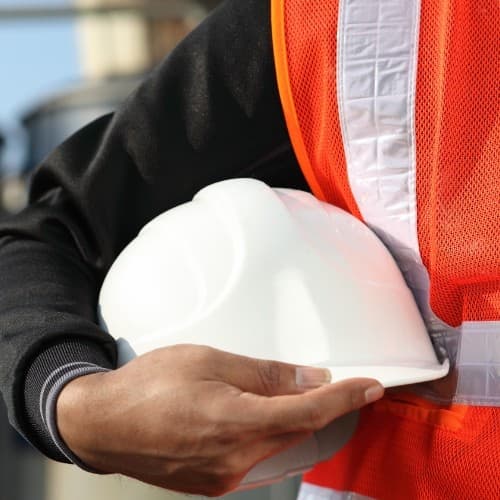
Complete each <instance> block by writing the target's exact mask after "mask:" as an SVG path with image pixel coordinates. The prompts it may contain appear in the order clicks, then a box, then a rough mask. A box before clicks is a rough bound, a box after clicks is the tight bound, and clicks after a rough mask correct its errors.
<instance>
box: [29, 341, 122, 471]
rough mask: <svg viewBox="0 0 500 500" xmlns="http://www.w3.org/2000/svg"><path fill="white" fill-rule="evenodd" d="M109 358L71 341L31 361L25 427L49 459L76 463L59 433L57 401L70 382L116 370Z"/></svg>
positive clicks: (96, 349)
mask: <svg viewBox="0 0 500 500" xmlns="http://www.w3.org/2000/svg"><path fill="white" fill-rule="evenodd" d="M110 358H111V355H109V353H108V352H107V351H106V349H105V348H104V347H103V346H101V345H99V344H97V343H93V342H91V341H89V340H87V339H82V338H69V339H64V340H62V341H61V342H59V343H57V344H54V345H52V346H49V347H47V348H46V349H44V350H42V351H40V352H39V353H38V356H37V357H36V358H35V359H34V360H33V361H32V363H31V366H30V367H29V369H28V371H27V374H26V377H25V380H24V390H23V396H24V408H25V421H24V422H23V427H24V431H25V436H26V438H27V439H28V440H29V441H30V442H31V443H32V444H33V445H34V446H35V447H36V448H38V449H39V450H40V451H42V452H43V453H44V454H45V455H47V456H48V457H50V458H52V459H54V460H57V461H59V462H74V461H75V457H73V455H72V454H71V453H69V452H68V450H66V448H67V447H66V446H65V445H64V444H63V443H62V440H61V438H60V436H59V433H58V432H56V430H57V422H56V412H55V403H56V402H57V397H58V396H59V394H60V392H61V390H62V389H63V387H64V386H65V385H66V384H67V383H68V382H70V381H71V380H73V379H75V378H77V377H80V376H82V375H86V374H90V373H95V372H99V371H107V370H110V369H113V368H114V367H115V364H114V362H113V359H110ZM49 425H50V427H51V428H50V429H49ZM54 437H57V440H58V443H57V444H56V442H55V441H54ZM62 449H64V450H65V451H64V452H63V451H62ZM77 462H78V461H77Z"/></svg>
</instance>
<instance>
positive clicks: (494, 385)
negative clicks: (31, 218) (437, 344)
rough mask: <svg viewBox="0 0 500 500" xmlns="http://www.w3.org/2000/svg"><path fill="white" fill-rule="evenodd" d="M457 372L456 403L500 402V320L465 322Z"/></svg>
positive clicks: (481, 404) (496, 404)
mask: <svg viewBox="0 0 500 500" xmlns="http://www.w3.org/2000/svg"><path fill="white" fill-rule="evenodd" d="M457 372H458V381H457V388H456V391H455V397H454V398H453V400H454V401H455V402H456V403H463V404H471V405H476V406H500V321H482V322H466V323H464V324H463V325H462V328H461V339H460V345H459V349H458V355H457Z"/></svg>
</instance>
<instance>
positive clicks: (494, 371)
mask: <svg viewBox="0 0 500 500" xmlns="http://www.w3.org/2000/svg"><path fill="white" fill-rule="evenodd" d="M271 5H272V32H273V45H274V53H275V64H276V70H277V79H278V87H279V92H280V97H281V100H282V105H283V109H284V114H285V118H286V122H287V126H288V130H289V134H290V137H291V140H292V144H293V147H294V150H295V153H296V156H297V158H298V160H299V163H300V165H301V168H302V170H303V172H304V174H305V176H306V178H307V180H308V182H309V185H310V186H311V188H312V190H313V192H314V193H315V194H316V196H318V197H319V198H321V199H324V200H327V201H329V202H331V203H334V204H336V205H338V206H340V207H342V208H344V209H346V210H348V211H349V212H351V213H353V214H355V215H356V216H358V217H359V218H361V219H363V220H364V221H365V222H366V223H367V224H368V225H369V226H370V227H371V228H372V229H373V230H374V231H376V232H377V234H378V235H379V236H380V237H381V238H382V239H383V240H384V242H385V243H386V245H387V246H388V248H389V249H390V250H391V252H392V253H393V255H394V256H395V258H396V260H397V261H398V263H399V264H400V268H401V269H402V271H403V274H404V276H405V278H406V281H407V283H408V285H409V286H410V288H411V289H412V291H413V292H414V295H415V298H416V299H417V302H418V304H419V307H420V309H421V312H422V315H423V317H424V319H425V321H426V324H427V327H428V329H429V332H430V334H431V336H432V338H433V340H434V342H435V345H436V348H437V349H438V350H440V351H441V352H443V353H446V354H447V355H448V356H449V357H450V358H451V360H452V362H453V363H454V366H455V368H454V370H453V372H452V374H451V375H450V376H449V377H448V378H447V379H445V380H444V381H440V382H439V383H434V384H427V385H424V386H420V387H418V388H415V389H411V390H408V391H405V392H394V393H390V394H388V395H387V396H386V397H385V398H384V399H383V400H381V401H379V402H377V403H375V404H374V405H371V406H370V407H368V408H366V409H364V410H363V411H362V412H361V420H360V424H359V426H358V429H357V432H356V434H355V435H354V436H353V438H352V439H351V440H350V442H349V444H348V445H347V446H346V447H344V448H343V449H342V450H341V451H340V452H339V453H338V454H337V455H335V456H334V457H333V458H332V459H331V460H329V461H327V462H324V463H321V464H319V465H318V466H317V467H316V468H315V469H314V470H313V471H312V472H310V473H308V474H306V476H305V481H306V482H305V484H304V485H303V487H302V490H301V494H300V498H301V499H303V500H315V499H318V500H319V499H321V500H334V499H340V498H349V499H354V498H365V497H368V498H378V499H398V500H400V499H409V498H411V499H454V500H456V499H467V500H470V499H491V500H494V499H497V498H500V216H499V214H500V147H499V144H500V140H499V139H500V113H499V105H500V93H499V88H500V86H499V82H500V45H499V42H500V8H499V4H498V0H335V1H329V0H316V1H315V2H310V1H308V0H272V3H271Z"/></svg>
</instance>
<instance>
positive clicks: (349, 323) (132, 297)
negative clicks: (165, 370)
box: [99, 179, 448, 485]
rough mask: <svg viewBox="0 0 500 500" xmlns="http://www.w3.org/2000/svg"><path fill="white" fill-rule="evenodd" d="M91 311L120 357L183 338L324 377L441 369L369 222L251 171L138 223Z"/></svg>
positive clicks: (268, 474) (320, 447)
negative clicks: (317, 370)
mask: <svg viewBox="0 0 500 500" xmlns="http://www.w3.org/2000/svg"><path fill="white" fill-rule="evenodd" d="M99 313H100V317H101V320H102V324H103V325H104V326H105V328H107V330H108V331H109V332H110V333H111V334H112V335H113V336H114V337H115V338H116V339H117V342H118V357H119V364H123V363H125V362H127V361H129V360H130V359H132V358H133V357H135V356H137V355H140V354H143V353H145V352H148V351H151V350H153V349H155V348H158V347H161V346H167V345H173V344H179V343H193V344H201V345H209V346H211V347H215V348H218V349H222V350H225V351H229V352H233V353H236V354H242V355H245V356H251V357H256V358H263V359H275V360H278V361H284V362H288V363H295V364H300V365H314V366H321V367H327V368H329V369H330V370H331V373H332V380H333V381H334V382H335V381H339V380H343V379H346V378H351V377H370V378H375V379H378V380H379V381H380V382H381V383H382V384H383V385H384V386H385V387H390V386H395V385H403V384H411V383H416V382H422V381H427V380H432V379H436V378H439V377H442V376H444V375H446V373H447V372H448V361H445V362H444V363H443V364H440V363H439V362H438V360H437V358H436V355H435V352H434V349H433V347H432V344H431V341H430V339H429V336H428V334H427V331H426V329H425V325H424V323H423V320H422V319H421V316H420V314H419V311H418V308H417V306H416V304H415V301H414V299H413V296H412V293H411V291H410V290H409V289H408V287H407V286H406V284H405V281H404V279H403V277H402V275H401V273H400V271H399V269H398V267H397V265H396V263H395V262H394V260H393V258H392V256H391V255H390V253H389V252H388V250H387V249H386V247H385V246H384V245H383V244H382V243H381V241H380V240H379V239H378V238H377V237H376V236H375V235H374V233H373V232H372V231H371V230H370V229H369V228H368V227H367V226H365V225H364V224H363V223H362V222H360V221H359V220H358V219H356V218H355V217H353V216H352V215H350V214H348V213H347V212H344V211H343V210H341V209H339V208H337V207H334V206H332V205H329V204H327V203H324V202H321V201H319V200H317V199H316V198H314V197H313V196H312V195H311V194H308V193H305V192H302V191H296V190H290V189H272V188H270V187H268V186H267V185H266V184H264V183H262V182H260V181H256V180H252V179H236V180H230V181H224V182H220V183H217V184H213V185H211V186H208V187H206V188H204V189H202V190H201V191H200V192H199V193H198V194H197V195H196V196H195V197H194V199H193V201H192V202H189V203H185V204H184V205H181V206H178V207H176V208H174V209H172V210H169V211H167V212H166V213H164V214H162V215H160V216H158V217H157V218H155V219H154V220H153V221H151V222H150V223H149V224H147V225H146V226H145V227H144V228H143V229H142V230H141V232H140V233H139V235H138V237H137V238H136V239H135V240H133V241H132V242H131V243H130V244H129V245H128V247H127V248H126V249H125V250H124V251H123V252H122V254H121V255H120V256H119V257H118V259H117V260H116V262H115V263H114V264H113V266H112V267H111V269H110V271H109V273H108V275H107V277H106V279H105V281H104V284H103V287H102V290H101V294H100V298H99ZM355 425H356V423H355V417H345V418H344V419H343V420H342V421H340V422H339V421H337V422H336V423H334V425H332V426H329V428H327V429H326V430H325V431H322V432H323V434H324V436H323V439H322V438H321V435H320V436H318V435H316V436H315V437H313V438H310V439H309V440H308V441H306V442H305V443H303V444H302V445H300V446H299V448H293V449H291V450H288V451H287V452H284V453H283V454H281V455H278V456H277V457H273V458H271V459H268V460H267V461H265V462H263V463H261V464H259V465H258V466H257V468H256V469H254V470H253V471H251V473H250V475H249V476H248V477H247V478H246V481H245V484H247V485H248V484H253V483H255V484H257V483H259V484H260V483H262V482H266V481H268V480H270V479H278V478H281V477H284V476H285V475H288V474H289V473H291V472H302V471H303V470H304V469H307V468H309V467H311V466H312V465H314V463H315V462H317V461H320V460H324V459H325V458H327V457H328V456H329V455H331V453H332V452H333V451H335V450H336V449H338V447H339V446H340V445H342V444H343V443H344V442H345V441H346V439H348V438H349V436H350V434H351V433H352V431H353V429H354V427H355ZM325 433H326V434H325ZM328 433H329V434H330V435H329V436H328V437H327V434H328ZM318 443H319V444H318Z"/></svg>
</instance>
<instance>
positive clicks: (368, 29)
mask: <svg viewBox="0 0 500 500" xmlns="http://www.w3.org/2000/svg"><path fill="white" fill-rule="evenodd" d="M419 17H420V2H419V0H371V1H370V2H366V0H341V2H340V12H339V23H338V40H337V87H338V88H337V96H338V100H339V113H340V123H341V128H342V136H343V141H344V148H345V156H346V162H347V171H348V177H349V183H350V186H351V190H352V192H353V195H354V197H355V199H356V202H357V204H358V206H359V209H360V211H361V214H362V216H363V218H364V220H365V221H366V223H367V224H368V225H369V226H370V227H371V228H372V229H373V230H374V231H375V232H376V233H377V234H378V236H379V237H380V238H381V239H382V240H383V241H384V243H385V244H386V245H387V247H388V248H389V249H390V251H391V253H392V254H393V256H394V258H395V259H396V260H397V262H398V264H399V266H400V269H401V271H402V272H403V275H404V277H405V279H406V282H407V284H408V286H409V287H410V288H411V289H412V291H413V293H414V295H415V298H416V300H417V302H418V304H419V307H420V310H421V312H422V315H423V317H424V320H425V322H426V325H427V328H428V330H429V332H430V333H431V335H432V337H433V340H434V343H435V345H436V346H438V347H439V348H440V350H441V352H442V354H443V355H445V354H447V355H448V356H449V357H451V358H454V356H455V354H456V349H457V342H458V332H457V331H456V330H454V329H453V328H451V327H449V326H448V325H446V324H444V323H443V322H441V321H440V320H439V319H438V318H437V317H436V316H435V315H434V314H433V313H432V311H431V309H430V306H429V277H428V273H427V270H426V269H425V267H424V265H423V263H422V259H421V256H420V250H419V245H418V235H417V220H416V219H417V208H416V157H415V125H414V116H415V88H416V68H417V52H418V31H419Z"/></svg>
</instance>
